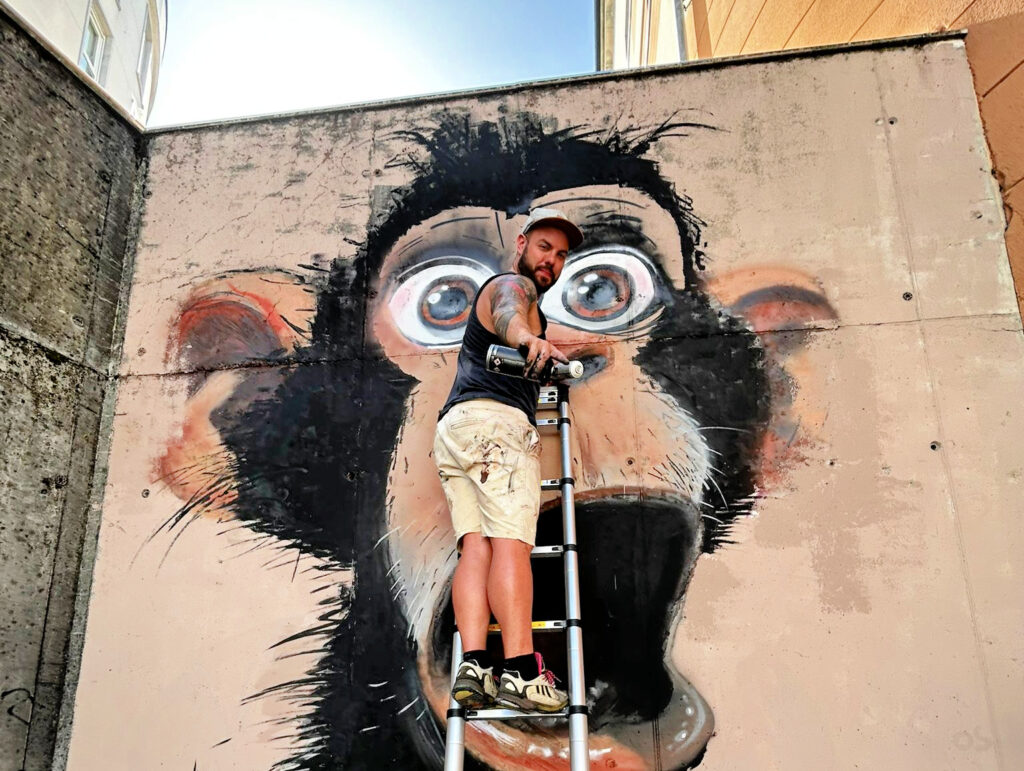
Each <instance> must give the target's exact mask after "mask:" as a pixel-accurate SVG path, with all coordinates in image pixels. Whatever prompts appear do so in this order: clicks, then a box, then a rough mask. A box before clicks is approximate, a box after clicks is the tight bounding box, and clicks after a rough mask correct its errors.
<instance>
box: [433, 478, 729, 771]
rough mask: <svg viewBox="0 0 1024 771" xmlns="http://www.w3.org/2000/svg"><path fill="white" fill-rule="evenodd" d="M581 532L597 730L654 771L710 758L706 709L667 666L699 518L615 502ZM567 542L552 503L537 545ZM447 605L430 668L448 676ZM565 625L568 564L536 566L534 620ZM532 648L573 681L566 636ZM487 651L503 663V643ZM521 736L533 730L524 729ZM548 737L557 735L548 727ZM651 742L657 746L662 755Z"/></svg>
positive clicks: (675, 509)
mask: <svg viewBox="0 0 1024 771" xmlns="http://www.w3.org/2000/svg"><path fill="white" fill-rule="evenodd" d="M576 522H577V532H578V542H579V553H580V594H581V605H582V614H581V615H582V621H583V650H584V658H585V673H586V685H587V694H588V706H589V707H590V728H591V730H592V731H595V732H603V733H604V734H606V735H607V736H608V737H609V738H610V739H612V740H614V741H615V742H617V743H620V744H622V745H625V746H626V747H628V748H630V749H631V750H633V751H634V752H636V753H638V754H640V755H642V756H644V757H646V758H648V759H649V761H650V765H651V766H652V767H664V768H680V767H683V766H684V765H685V764H687V763H689V762H690V760H692V758H693V757H694V756H696V755H697V754H698V753H699V752H700V751H701V750H703V746H704V743H706V741H707V737H708V736H709V735H710V731H711V722H712V718H711V714H710V710H709V709H708V708H707V704H706V703H705V702H704V701H703V699H702V698H701V697H700V695H699V694H698V693H697V692H696V690H695V689H694V688H693V686H691V685H690V684H689V683H688V682H687V681H686V680H685V678H683V677H682V675H680V674H679V673H678V672H676V671H675V669H674V667H672V666H671V664H670V663H667V662H666V659H667V657H668V655H669V654H668V653H667V648H668V646H669V642H670V640H671V639H672V633H673V631H674V630H673V624H674V623H675V622H676V621H677V618H678V613H677V611H678V610H679V603H680V602H681V601H682V597H683V593H684V590H685V587H686V584H687V583H688V581H689V577H690V572H691V570H692V567H693V564H694V562H695V560H696V557H697V554H698V551H699V544H700V535H701V534H700V524H699V523H700V519H699V514H698V512H697V509H696V507H695V506H693V505H692V504H690V503H687V502H684V501H678V500H672V501H667V500H659V499H646V498H645V499H643V500H640V499H638V498H637V497H635V496H611V497H604V498H600V499H598V500H586V501H578V502H577V507H576ZM561 542H562V523H561V516H560V507H559V506H558V504H557V502H555V504H554V506H553V507H552V506H545V510H544V511H543V512H542V514H541V517H540V521H539V524H538V532H537V544H538V545H548V544H559V543H561ZM445 604H446V607H445V609H444V611H443V612H442V613H441V616H440V618H439V619H438V622H437V623H435V625H434V629H433V635H432V643H433V645H432V648H433V662H432V664H433V666H434V667H435V671H438V672H443V673H447V671H448V668H449V663H450V661H451V636H452V632H453V631H454V622H453V617H452V612H451V608H450V602H447V597H446V598H445ZM565 615H566V614H565V602H564V578H563V564H562V560H560V559H543V560H535V561H534V618H535V619H538V620H552V619H564V618H565ZM534 639H535V644H536V647H537V649H538V650H539V651H540V652H541V653H542V654H543V655H544V659H545V662H546V663H547V664H548V665H549V667H550V668H551V669H552V670H553V671H554V672H555V673H557V674H558V675H559V676H562V675H563V674H564V673H565V672H566V671H567V662H566V650H565V637H564V634H563V633H553V634H535V636H534ZM489 648H491V650H492V652H493V653H494V655H495V656H496V658H497V659H498V660H500V659H501V643H500V639H498V637H497V636H496V635H492V637H491V638H490V640H489ZM644 726H648V727H646V728H645V727H644ZM515 728H516V729H517V730H522V731H526V732H533V731H534V730H535V729H534V728H532V727H531V724H529V723H527V722H526V721H522V722H521V723H517V725H516V726H515ZM544 730H546V731H548V732H550V726H549V727H546V728H545V729H544ZM652 734H653V736H655V737H660V738H659V739H658V744H657V746H654V745H652V743H651V736H652ZM684 745H685V746H684ZM698 745H699V746H698ZM681 750H682V751H681ZM658 763H661V764H662V765H660V766H659V765H658Z"/></svg>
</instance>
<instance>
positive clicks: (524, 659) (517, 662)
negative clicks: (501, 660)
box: [504, 653, 540, 680]
mask: <svg viewBox="0 0 1024 771" xmlns="http://www.w3.org/2000/svg"><path fill="white" fill-rule="evenodd" d="M504 670H505V671H506V672H517V673H518V674H519V676H520V677H521V678H523V680H533V679H534V678H535V677H537V676H538V675H539V674H540V670H539V669H538V668H537V657H536V656H535V655H534V654H532V653H527V654H526V655H525V656H513V657H512V658H510V659H505V666H504Z"/></svg>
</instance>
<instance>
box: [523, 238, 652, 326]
mask: <svg viewBox="0 0 1024 771" xmlns="http://www.w3.org/2000/svg"><path fill="white" fill-rule="evenodd" d="M659 286H660V281H659V279H658V272H657V270H656V269H655V267H654V265H653V264H652V263H651V261H650V259H649V258H648V257H647V256H646V255H644V254H643V253H641V252H639V251H637V250H635V249H632V248H630V247H626V246H617V245H611V244H609V245H602V246H599V247H596V248H594V249H591V250H590V251H587V252H584V253H582V254H578V255H574V256H573V257H572V258H571V259H570V260H569V261H568V262H566V264H565V268H564V269H563V270H562V275H561V276H560V277H559V279H558V282H557V283H556V284H555V285H554V286H553V287H552V288H551V289H550V290H548V292H547V293H546V294H545V295H544V299H543V300H542V301H541V308H542V310H543V311H544V314H545V315H546V316H547V317H548V318H550V319H551V320H553V321H557V322H558V323H559V324H565V325H567V326H571V327H576V328H577V329H582V330H586V331H588V332H622V331H625V330H627V329H629V328H630V327H632V326H634V325H635V324H637V323H639V322H640V321H643V320H644V319H646V318H648V317H649V316H651V315H652V314H653V313H654V312H656V311H657V310H658V309H660V307H661V305H660V303H657V302H655V300H656V296H657V293H658V287H659Z"/></svg>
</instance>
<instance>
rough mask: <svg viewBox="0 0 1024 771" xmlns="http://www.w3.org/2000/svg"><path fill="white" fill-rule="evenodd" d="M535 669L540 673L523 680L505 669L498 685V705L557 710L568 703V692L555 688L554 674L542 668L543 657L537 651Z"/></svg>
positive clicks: (524, 708) (514, 707) (540, 710)
mask: <svg viewBox="0 0 1024 771" xmlns="http://www.w3.org/2000/svg"><path fill="white" fill-rule="evenodd" d="M533 655H534V656H536V657H537V669H538V670H540V674H539V675H537V676H536V677H535V678H533V679H532V680H524V679H523V678H522V677H520V676H519V673H518V672H515V671H511V672H509V671H506V672H503V673H502V675H501V683H499V685H498V705H499V706H502V707H510V708H511V709H518V710H522V711H524V712H559V711H561V710H563V709H565V707H566V705H567V704H568V703H569V694H568V693H566V692H565V691H563V690H561V689H560V688H555V680H556V678H555V675H554V674H553V673H552V672H551V670H550V669H545V668H544V659H542V658H541V655H540V654H539V653H536V652H534V654H533Z"/></svg>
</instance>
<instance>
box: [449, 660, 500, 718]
mask: <svg viewBox="0 0 1024 771" xmlns="http://www.w3.org/2000/svg"><path fill="white" fill-rule="evenodd" d="M497 694H498V686H497V685H496V684H495V682H494V667H487V668H484V667H481V666H479V665H477V664H475V663H473V662H472V661H463V662H462V663H461V664H460V665H459V671H458V674H456V675H455V685H453V686H452V698H453V699H455V701H457V702H458V703H459V704H460V705H462V706H463V707H466V708H468V709H480V708H481V707H489V706H491V705H492V704H493V703H494V697H495V696H496V695H497Z"/></svg>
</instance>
